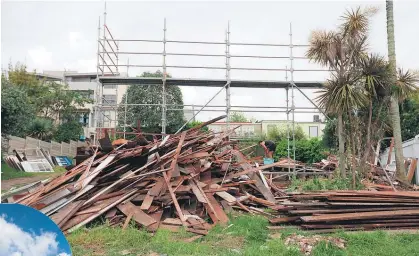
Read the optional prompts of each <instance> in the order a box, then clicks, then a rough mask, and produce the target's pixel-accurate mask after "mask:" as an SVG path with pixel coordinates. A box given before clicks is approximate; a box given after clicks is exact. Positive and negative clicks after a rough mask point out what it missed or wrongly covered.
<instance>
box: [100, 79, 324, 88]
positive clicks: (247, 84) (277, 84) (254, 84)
mask: <svg viewBox="0 0 419 256" xmlns="http://www.w3.org/2000/svg"><path fill="white" fill-rule="evenodd" d="M99 80H100V82H101V83H102V84H127V85H130V84H137V85H141V84H147V85H160V84H162V79H161V78H154V77H115V76H107V77H100V78H99ZM226 82H227V81H226V80H216V79H185V78H167V79H166V85H178V86H200V87H223V86H224V85H225V84H226ZM294 84H295V85H296V86H298V87H299V88H312V89H315V88H322V87H323V82H305V81H301V82H294ZM290 86H291V85H290V83H289V82H287V81H257V80H256V81H252V80H231V84H230V87H243V88H287V87H290Z"/></svg>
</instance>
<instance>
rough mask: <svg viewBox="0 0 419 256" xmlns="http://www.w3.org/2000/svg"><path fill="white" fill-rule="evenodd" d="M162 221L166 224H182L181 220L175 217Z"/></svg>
mask: <svg viewBox="0 0 419 256" xmlns="http://www.w3.org/2000/svg"><path fill="white" fill-rule="evenodd" d="M162 223H163V224H166V225H175V226H182V221H181V220H180V219H175V218H166V219H165V220H163V222H162Z"/></svg>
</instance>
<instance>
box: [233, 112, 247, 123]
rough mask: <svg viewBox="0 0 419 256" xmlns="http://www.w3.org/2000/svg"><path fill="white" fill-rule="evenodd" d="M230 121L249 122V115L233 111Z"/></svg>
mask: <svg viewBox="0 0 419 256" xmlns="http://www.w3.org/2000/svg"><path fill="white" fill-rule="evenodd" d="M230 122H234V123H246V122H249V120H248V119H247V117H246V116H245V115H244V114H243V113H240V112H233V113H232V114H231V115H230Z"/></svg>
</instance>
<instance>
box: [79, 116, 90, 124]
mask: <svg viewBox="0 0 419 256" xmlns="http://www.w3.org/2000/svg"><path fill="white" fill-rule="evenodd" d="M79 123H81V125H82V126H83V127H87V126H89V113H81V114H80V116H79Z"/></svg>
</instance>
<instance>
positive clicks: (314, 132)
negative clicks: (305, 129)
mask: <svg viewBox="0 0 419 256" xmlns="http://www.w3.org/2000/svg"><path fill="white" fill-rule="evenodd" d="M309 136H310V138H315V137H319V127H318V126H310V127H309Z"/></svg>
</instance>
